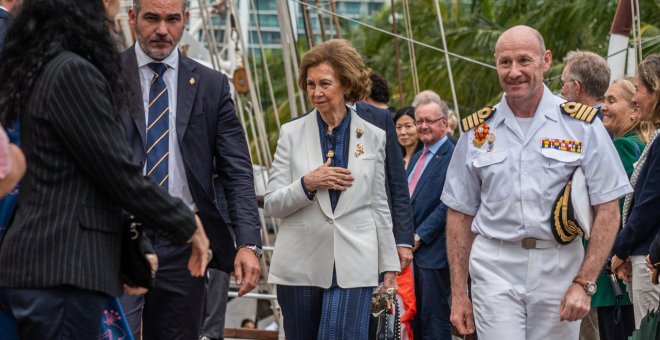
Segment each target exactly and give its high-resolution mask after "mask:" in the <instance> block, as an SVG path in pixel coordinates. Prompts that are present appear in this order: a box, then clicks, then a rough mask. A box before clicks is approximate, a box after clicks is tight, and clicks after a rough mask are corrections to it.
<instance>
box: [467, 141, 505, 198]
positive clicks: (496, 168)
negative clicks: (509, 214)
mask: <svg viewBox="0 0 660 340" xmlns="http://www.w3.org/2000/svg"><path fill="white" fill-rule="evenodd" d="M507 158H508V151H506V150H505V151H495V152H486V153H482V154H479V155H477V156H475V157H474V158H473V159H472V166H473V167H474V168H475V169H476V171H477V173H478V174H479V178H481V181H482V191H481V192H482V196H481V198H482V200H484V201H486V202H496V201H501V200H504V199H507V198H509V197H510V194H511V193H510V189H511V185H510V182H511V171H510V170H509V164H508V162H506V160H507Z"/></svg>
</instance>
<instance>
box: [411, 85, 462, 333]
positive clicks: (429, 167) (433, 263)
mask: <svg viewBox="0 0 660 340" xmlns="http://www.w3.org/2000/svg"><path fill="white" fill-rule="evenodd" d="M415 125H417V134H418V136H419V140H420V141H421V142H422V143H423V144H424V149H423V150H421V151H418V152H417V153H416V154H415V155H413V156H412V158H411V160H410V166H409V167H408V192H409V194H410V204H411V207H412V212H413V221H414V225H415V234H414V242H415V243H414V246H413V253H414V256H415V258H414V260H413V264H414V267H413V268H414V270H413V271H414V275H415V295H416V300H417V313H418V314H417V316H416V317H415V323H414V326H413V329H414V332H415V338H418V337H419V338H420V339H440V340H444V339H446V340H450V339H451V324H450V322H449V296H450V284H449V264H448V262H447V250H446V240H445V225H446V222H447V219H446V217H447V206H445V205H444V204H443V203H442V202H441V201H440V195H441V194H442V190H438V189H439V188H442V187H443V185H444V183H445V175H446V174H447V167H448V166H449V160H450V159H451V155H452V152H453V151H454V145H453V144H452V143H451V142H449V139H448V138H447V111H446V110H444V109H443V105H442V104H441V103H438V102H437V101H436V100H435V99H434V98H431V97H424V98H422V99H420V101H419V102H418V103H417V107H416V108H415Z"/></svg>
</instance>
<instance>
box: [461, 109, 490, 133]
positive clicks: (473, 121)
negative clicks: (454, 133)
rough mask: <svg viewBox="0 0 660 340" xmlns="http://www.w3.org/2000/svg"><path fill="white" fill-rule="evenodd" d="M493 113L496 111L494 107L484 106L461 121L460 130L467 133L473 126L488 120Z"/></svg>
mask: <svg viewBox="0 0 660 340" xmlns="http://www.w3.org/2000/svg"><path fill="white" fill-rule="evenodd" d="M495 111H497V109H496V108H495V107H493V106H486V107H484V108H483V109H481V110H479V111H477V112H474V113H471V114H469V115H468V116H467V117H465V118H463V119H461V130H463V132H467V131H469V130H471V129H473V128H474V127H475V126H479V125H480V124H481V123H483V122H485V121H487V120H488V119H490V118H491V117H492V116H493V113H495Z"/></svg>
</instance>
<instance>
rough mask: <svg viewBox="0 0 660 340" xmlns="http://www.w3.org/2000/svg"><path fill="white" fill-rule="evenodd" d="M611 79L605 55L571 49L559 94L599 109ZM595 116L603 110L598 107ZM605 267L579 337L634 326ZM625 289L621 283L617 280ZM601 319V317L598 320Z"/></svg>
mask: <svg viewBox="0 0 660 340" xmlns="http://www.w3.org/2000/svg"><path fill="white" fill-rule="evenodd" d="M609 83H610V67H609V66H608V65H607V60H605V58H603V57H601V56H599V55H598V54H595V53H593V52H586V51H570V52H568V53H567V54H566V56H565V57H564V70H563V72H562V74H561V96H562V97H564V99H566V100H568V101H573V102H578V103H582V104H586V105H589V106H591V107H595V108H597V109H600V108H601V106H603V102H604V100H605V98H604V97H605V92H606V91H607V88H608V86H609ZM597 115H598V118H600V119H602V118H603V117H602V114H601V112H600V111H598V114H597ZM609 280H610V279H609V277H608V276H607V275H606V274H605V271H603V272H601V274H600V275H599V276H598V279H597V281H596V284H597V286H598V288H599V289H598V291H597V292H596V294H594V295H593V296H592V298H591V310H589V314H587V316H586V317H585V318H584V319H583V320H582V323H581V324H580V339H598V338H601V339H616V338H619V337H621V336H622V335H619V334H624V333H625V332H626V329H634V327H635V324H634V316H633V310H632V303H631V302H630V299H628V297H627V294H622V295H621V298H620V301H619V300H618V299H617V298H616V297H615V295H616V294H615V292H614V290H613V289H612V285H611V283H610V281H609ZM618 284H619V285H620V289H621V290H622V292H625V287H624V286H623V283H618ZM599 319H600V320H599Z"/></svg>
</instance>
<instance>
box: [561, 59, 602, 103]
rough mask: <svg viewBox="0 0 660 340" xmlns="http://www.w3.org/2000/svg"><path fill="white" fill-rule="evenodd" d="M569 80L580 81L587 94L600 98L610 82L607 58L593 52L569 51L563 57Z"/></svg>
mask: <svg viewBox="0 0 660 340" xmlns="http://www.w3.org/2000/svg"><path fill="white" fill-rule="evenodd" d="M564 67H565V68H567V69H568V77H569V79H570V80H575V81H578V82H580V85H581V86H582V88H584V92H585V94H586V95H587V96H589V97H591V98H594V99H596V100H600V99H602V98H603V96H605V91H607V88H608V86H609V84H610V67H609V66H608V65H607V60H605V58H603V57H601V56H599V55H598V54H596V53H593V52H587V51H579V50H578V51H570V52H568V54H566V57H564Z"/></svg>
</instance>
